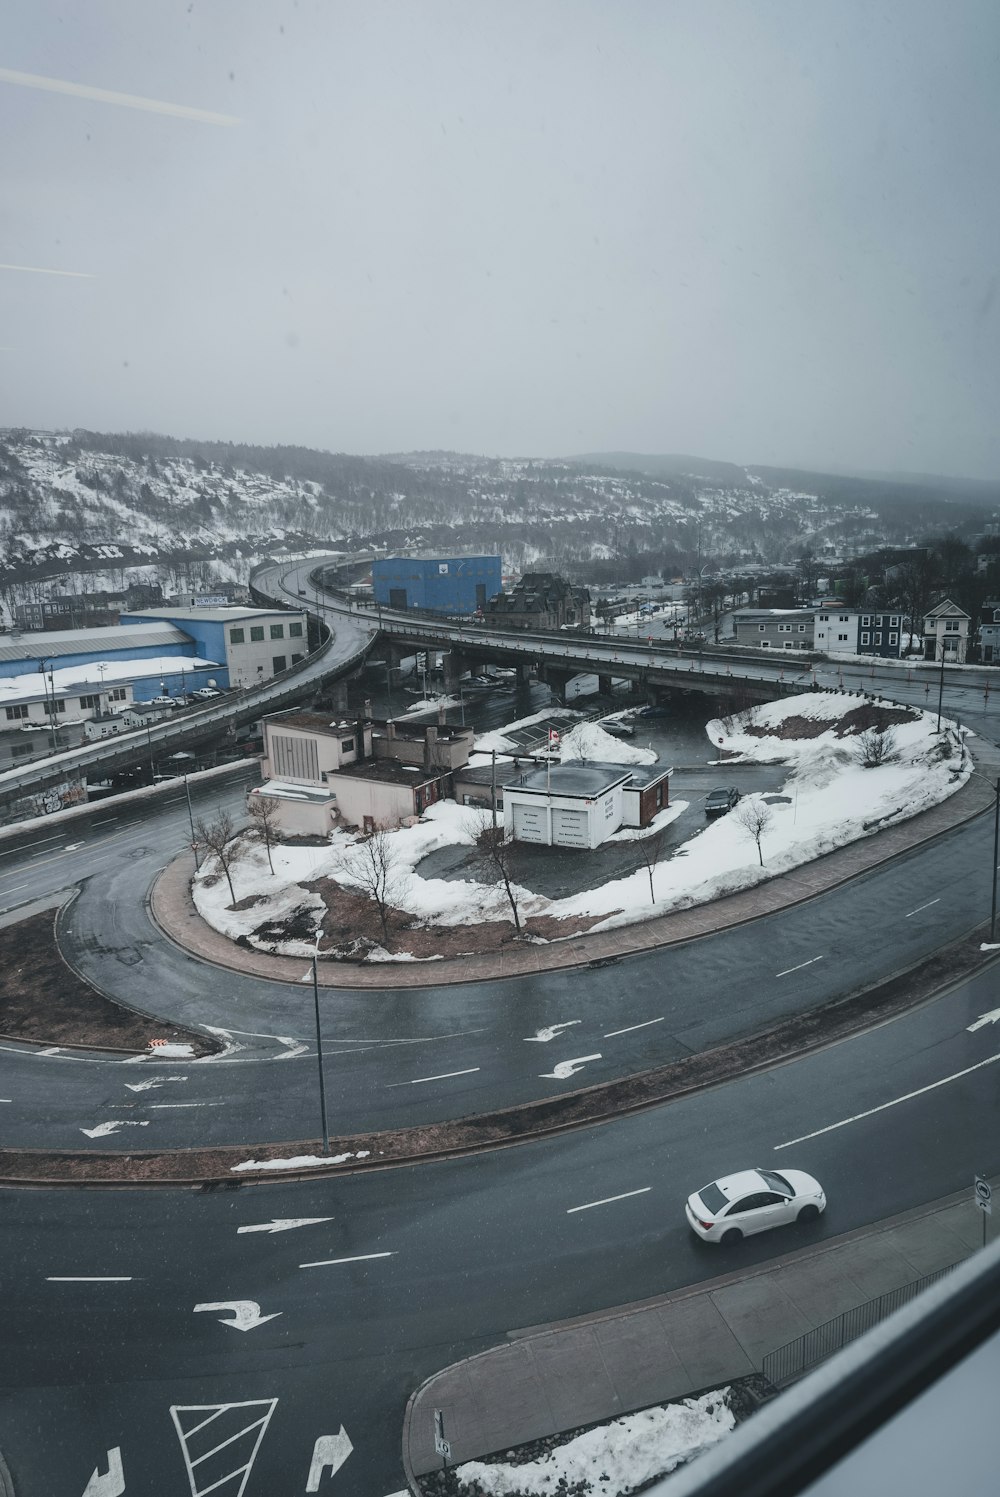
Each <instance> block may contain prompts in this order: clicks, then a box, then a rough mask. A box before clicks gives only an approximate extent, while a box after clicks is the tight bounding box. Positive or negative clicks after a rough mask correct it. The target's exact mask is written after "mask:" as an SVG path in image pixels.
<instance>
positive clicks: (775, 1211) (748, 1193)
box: [684, 1169, 826, 1246]
mask: <svg viewBox="0 0 1000 1497" xmlns="http://www.w3.org/2000/svg"><path fill="white" fill-rule="evenodd" d="M825 1210H826V1195H825V1194H824V1191H823V1187H822V1185H820V1183H819V1181H818V1180H814V1179H813V1177H812V1175H807V1174H805V1172H804V1171H803V1170H782V1171H781V1172H780V1173H779V1172H778V1171H777V1170H761V1169H756V1170H740V1171H739V1173H738V1174H735V1175H723V1177H722V1179H721V1180H713V1181H712V1183H711V1185H703V1186H702V1187H701V1189H700V1190H698V1191H695V1193H694V1195H692V1196H688V1199H687V1204H686V1206H685V1207H684V1213H685V1215H686V1216H687V1219H688V1226H689V1227H690V1228H691V1230H692V1232H694V1234H695V1236H696V1237H700V1238H701V1239H702V1241H703V1242H721V1243H722V1244H723V1245H724V1246H726V1245H728V1244H730V1243H734V1242H739V1241H740V1239H741V1238H742V1237H752V1236H753V1234H754V1233H755V1232H769V1231H770V1230H771V1228H772V1227H785V1226H787V1225H788V1224H789V1223H790V1222H808V1221H815V1219H816V1218H817V1217H818V1216H819V1214H820V1212H821V1211H825Z"/></svg>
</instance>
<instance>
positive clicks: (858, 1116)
mask: <svg viewBox="0 0 1000 1497" xmlns="http://www.w3.org/2000/svg"><path fill="white" fill-rule="evenodd" d="M998 1060H1000V1055H988V1056H987V1057H986V1059H985V1060H979V1061H977V1062H976V1064H975V1065H974V1066H966V1068H965V1070H964V1071H955V1072H953V1074H952V1075H951V1076H942V1077H941V1080H940V1081H932V1082H930V1083H929V1084H928V1085H927V1086H921V1087H918V1089H917V1090H916V1091H915V1092H906V1093H905V1094H904V1095H903V1096H902V1097H893V1099H892V1101H891V1102H882V1103H881V1104H880V1105H879V1106H878V1107H869V1108H868V1111H867V1112H856V1113H855V1114H854V1116H853V1117H850V1118H841V1120H840V1122H839V1123H829V1124H828V1125H827V1127H825V1128H817V1129H816V1130H815V1132H813V1133H803V1134H802V1136H801V1137H800V1138H790V1139H788V1140H787V1142H786V1143H783V1144H775V1146H774V1147H775V1149H776V1150H777V1149H790V1148H791V1147H792V1145H793V1144H804V1143H806V1142H807V1140H809V1139H810V1138H819V1137H820V1135H821V1134H823V1133H833V1132H834V1131H835V1130H836V1129H837V1128H846V1127H847V1125H848V1123H860V1122H861V1120H862V1119H863V1118H870V1117H874V1115H875V1114H876V1113H877V1112H885V1110H886V1108H888V1107H898V1106H899V1104H900V1102H912V1101H913V1099H914V1097H922V1096H923V1095H924V1093H925V1092H933V1091H935V1090H936V1089H937V1088H938V1087H939V1086H947V1085H948V1083H949V1081H961V1079H962V1077H963V1076H971V1075H972V1073H973V1071H979V1070H981V1069H982V1068H983V1066H991V1065H993V1064H994V1062H995V1061H998Z"/></svg>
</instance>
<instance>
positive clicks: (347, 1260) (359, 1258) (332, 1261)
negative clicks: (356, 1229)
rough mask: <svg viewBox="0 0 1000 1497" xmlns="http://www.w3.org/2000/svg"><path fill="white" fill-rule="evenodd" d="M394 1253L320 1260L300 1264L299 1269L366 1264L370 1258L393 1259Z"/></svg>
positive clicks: (360, 1254) (366, 1254)
mask: <svg viewBox="0 0 1000 1497" xmlns="http://www.w3.org/2000/svg"><path fill="white" fill-rule="evenodd" d="M395 1256H396V1255H395V1253H359V1254H358V1256H357V1257H356V1258H321V1259H320V1260H319V1262H318V1263H300V1264H299V1267H300V1268H332V1267H333V1266H334V1264H337V1263H367V1262H368V1260H369V1259H370V1258H394V1257H395Z"/></svg>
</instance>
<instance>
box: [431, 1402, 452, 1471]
mask: <svg viewBox="0 0 1000 1497" xmlns="http://www.w3.org/2000/svg"><path fill="white" fill-rule="evenodd" d="M434 1451H435V1454H437V1455H439V1456H440V1457H441V1464H442V1470H444V1471H447V1469H448V1462H449V1461H450V1460H451V1446H450V1444H449V1443H448V1441H447V1440H446V1439H445V1437H444V1414H443V1413H442V1412H441V1410H440V1409H435V1410H434Z"/></svg>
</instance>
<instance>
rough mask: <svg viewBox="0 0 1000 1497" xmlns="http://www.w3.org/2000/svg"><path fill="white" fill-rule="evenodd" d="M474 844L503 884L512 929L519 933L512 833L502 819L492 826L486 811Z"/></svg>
mask: <svg viewBox="0 0 1000 1497" xmlns="http://www.w3.org/2000/svg"><path fill="white" fill-rule="evenodd" d="M476 845H477V846H478V847H479V848H480V850H481V852H482V855H483V860H484V862H485V863H486V865H487V867H488V868H489V869H490V872H491V873H492V874H493V876H494V878H495V879H496V881H497V882H498V883H500V884H502V885H503V889H504V893H505V894H506V895H507V903H508V904H509V905H510V912H511V914H512V915H513V917H514V929H515V930H516V931H517V932H518V934H520V931H521V916H520V913H519V911H518V907H517V890H516V888H515V886H514V882H513V872H512V864H513V860H514V846H515V843H514V834H513V832H509V831H508V830H507V828H506V827H505V826H504V824H503V822H502V821H501V822H498V823H497V824H496V825H495V826H494V824H493V817H492V815H491V814H489V813H488V814H487V815H485V816H483V817H481V818H480V821H479V828H478V831H477V834H476Z"/></svg>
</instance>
